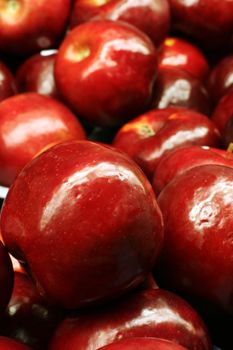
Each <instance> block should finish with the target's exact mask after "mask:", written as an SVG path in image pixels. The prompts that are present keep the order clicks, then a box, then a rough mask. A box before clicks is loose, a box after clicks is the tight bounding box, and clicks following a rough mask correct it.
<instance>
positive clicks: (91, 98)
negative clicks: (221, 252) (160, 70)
mask: <svg viewBox="0 0 233 350" xmlns="http://www.w3.org/2000/svg"><path fill="white" fill-rule="evenodd" d="M139 72H140V74H139ZM156 73H157V52H156V49H155V47H154V45H153V44H152V42H151V41H150V40H149V38H148V37H147V36H146V35H145V34H144V33H142V32H141V31H139V30H138V29H137V28H135V27H133V26H131V25H129V24H127V23H123V22H113V21H107V20H105V21H91V22H87V23H84V24H81V25H79V26H78V27H76V28H74V29H73V30H72V31H71V32H70V33H69V34H68V35H67V37H66V38H65V40H64V41H63V43H62V45H61V47H60V49H59V51H58V55H57V58H56V62H55V79H56V82H57V85H58V89H59V90H60V92H61V94H62V95H63V97H64V99H65V100H66V101H67V102H68V103H69V104H70V106H71V107H72V108H73V109H74V110H75V111H76V112H77V113H78V114H79V115H81V116H82V117H83V118H85V119H86V120H87V121H89V122H90V123H92V124H97V125H100V126H105V127H115V126H118V125H120V124H123V123H124V122H125V121H126V120H128V119H130V118H132V117H134V116H135V115H137V114H138V113H140V112H142V111H143V110H144V109H145V108H146V107H147V106H148V103H149V101H150V98H151V94H152V88H153V84H154V80H155V77H156Z"/></svg>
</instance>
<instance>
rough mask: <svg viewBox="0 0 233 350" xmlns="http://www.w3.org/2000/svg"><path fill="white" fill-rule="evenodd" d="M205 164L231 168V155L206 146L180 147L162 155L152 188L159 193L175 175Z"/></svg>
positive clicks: (232, 161) (232, 165) (232, 166)
mask: <svg viewBox="0 0 233 350" xmlns="http://www.w3.org/2000/svg"><path fill="white" fill-rule="evenodd" d="M232 135H233V134H232ZM206 164H216V165H225V166H229V167H231V168H233V155H232V154H231V153H230V152H227V151H225V150H220V149H217V148H213V147H208V146H202V147H201V146H189V147H182V148H178V149H176V150H174V151H173V152H171V153H169V154H168V155H167V156H165V157H163V158H162V159H161V161H160V162H159V164H158V166H157V167H156V171H155V173H154V176H153V182H152V183H153V189H154V190H155V193H156V194H159V193H160V192H161V191H162V189H163V188H164V187H165V186H166V185H167V184H168V183H169V182H171V181H172V180H173V179H174V178H175V177H176V176H179V175H181V174H183V173H184V172H185V171H187V170H189V169H191V168H194V167H197V166H200V165H206Z"/></svg>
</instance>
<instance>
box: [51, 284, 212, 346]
mask: <svg viewBox="0 0 233 350" xmlns="http://www.w3.org/2000/svg"><path fill="white" fill-rule="evenodd" d="M93 311H94V312H89V313H88V314H82V315H77V317H70V318H67V319H65V320H64V321H63V322H62V323H61V325H60V326H59V327H58V329H57V330H56V332H55V336H54V338H53V339H52V341H51V345H50V347H49V350H64V349H69V350H76V349H79V350H91V349H98V348H101V347H103V346H105V345H108V344H110V343H113V342H114V341H118V340H119V339H126V338H134V337H139V338H145V337H154V338H163V339H166V340H170V341H173V342H174V343H177V344H180V345H182V346H184V347H187V348H188V349H190V350H194V349H195V350H201V349H202V350H204V349H205V350H207V349H208V350H212V347H211V344H210V341H209V336H208V334H207V331H206V328H205V326H204V324H203V322H202V320H201V319H200V317H199V316H198V314H197V313H196V311H194V309H193V308H192V307H191V306H190V305H189V304H188V303H187V302H185V301H184V300H183V299H181V298H179V297H178V296H176V295H175V294H172V293H170V292H167V291H164V290H162V289H151V290H147V291H143V292H137V293H134V294H131V295H129V296H128V297H126V298H124V299H122V300H121V301H120V302H118V303H116V304H112V305H111V306H109V307H105V308H103V307H102V308H101V309H99V310H93Z"/></svg>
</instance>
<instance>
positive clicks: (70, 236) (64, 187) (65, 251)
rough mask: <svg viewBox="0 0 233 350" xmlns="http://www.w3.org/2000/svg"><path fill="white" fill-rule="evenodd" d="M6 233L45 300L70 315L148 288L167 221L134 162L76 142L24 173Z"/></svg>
mask: <svg viewBox="0 0 233 350" xmlns="http://www.w3.org/2000/svg"><path fill="white" fill-rule="evenodd" d="M27 189H30V190H27ZM12 212H13V213H14V214H13V216H12V214H11V213H12ZM25 213H28V214H27V215H25ZM1 232H2V236H3V239H4V242H5V243H6V244H7V246H8V248H9V250H10V251H11V253H12V255H15V256H16V257H21V259H22V260H25V261H26V264H27V265H28V267H29V270H30V271H31V274H32V276H33V278H34V280H35V281H36V283H37V286H38V288H39V290H40V292H41V294H43V295H45V296H46V297H47V299H48V300H50V301H51V303H53V304H57V305H60V306H62V307H65V308H69V309H72V308H77V307H80V306H83V305H86V304H91V303H92V304H93V303H96V302H102V301H106V300H107V299H112V298H114V297H117V296H119V295H120V294H123V293H125V292H126V291H128V290H132V289H133V288H134V287H136V286H138V285H139V284H140V283H141V282H143V281H144V280H145V279H146V277H147V275H148V273H149V272H150V271H151V269H152V267H153V266H154V263H155V259H156V257H157V255H158V253H159V251H160V249H161V245H162V241H163V221H162V216H161V212H160V209H159V207H158V205H157V202H156V199H155V196H154V192H153V190H152V187H151V185H150V183H149V182H148V180H147V179H146V177H145V175H144V174H143V173H142V172H141V170H140V169H139V168H138V166H137V165H136V164H135V163H134V162H132V160H131V159H129V158H128V157H127V156H125V155H124V154H122V153H119V152H117V151H115V150H113V149H112V148H111V147H105V146H102V145H100V144H96V143H93V142H90V141H70V142H65V143H62V144H60V145H56V146H54V147H52V148H51V149H49V150H48V151H47V152H45V153H43V154H41V155H40V156H39V157H37V158H36V159H34V160H33V161H32V162H31V163H29V164H28V165H27V166H26V167H25V168H24V170H23V171H22V172H21V173H20V175H19V176H18V177H17V179H16V180H15V181H14V184H13V185H12V186H11V188H10V190H9V192H8V195H7V198H6V200H5V202H4V206H3V209H2V216H1ZM22 232H24V234H23V235H22V234H21V233H22ZM21 238H22V239H21ZM35 242H36V243H35Z"/></svg>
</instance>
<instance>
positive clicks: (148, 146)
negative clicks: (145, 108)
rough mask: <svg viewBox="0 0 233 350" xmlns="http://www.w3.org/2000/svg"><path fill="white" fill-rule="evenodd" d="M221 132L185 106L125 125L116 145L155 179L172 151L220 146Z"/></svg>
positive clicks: (117, 136)
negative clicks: (161, 165)
mask: <svg viewBox="0 0 233 350" xmlns="http://www.w3.org/2000/svg"><path fill="white" fill-rule="evenodd" d="M220 142H221V138H220V134H219V131H218V130H217V128H216V127H215V125H214V124H213V123H212V122H211V121H210V120H209V118H207V117H206V116H204V115H202V114H199V113H197V112H194V111H191V110H186V109H183V108H180V109H177V108H176V109H175V108H168V109H164V110H152V111H150V112H147V113H145V114H144V115H142V116H140V117H138V118H135V119H134V120H132V121H130V122H129V123H127V124H125V125H124V126H123V127H122V128H121V129H120V130H119V131H118V133H117V134H116V137H115V139H114V141H113V145H114V146H115V147H116V148H117V149H119V150H121V151H123V152H125V153H127V154H128V155H129V156H130V157H131V158H133V159H134V161H136V163H138V164H139V165H140V167H141V168H142V169H143V171H144V172H145V173H146V174H147V176H148V177H149V178H150V179H151V178H152V176H153V174H154V172H155V169H156V167H157V165H158V164H159V161H160V160H161V159H162V157H163V156H165V155H166V154H167V153H168V152H170V151H172V150H174V149H176V148H178V147H184V146H188V145H200V146H204V145H208V146H211V147H218V145H219V144H220Z"/></svg>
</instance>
